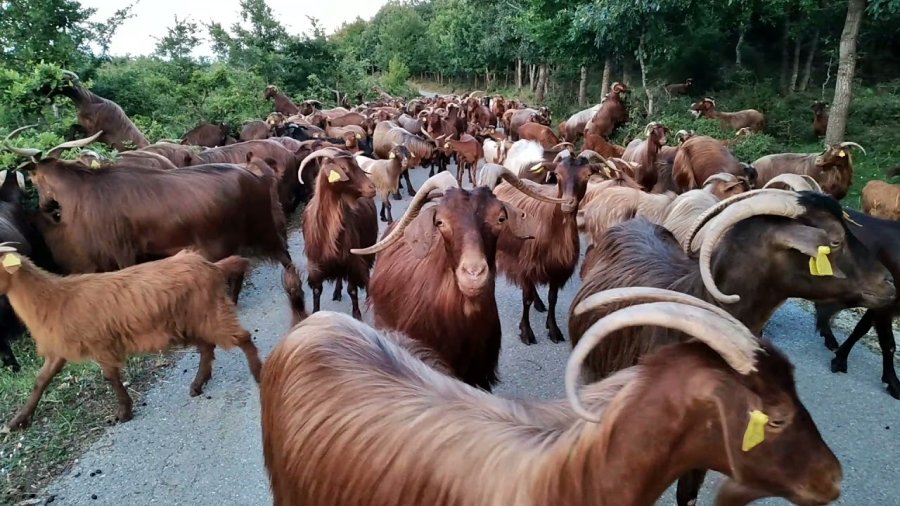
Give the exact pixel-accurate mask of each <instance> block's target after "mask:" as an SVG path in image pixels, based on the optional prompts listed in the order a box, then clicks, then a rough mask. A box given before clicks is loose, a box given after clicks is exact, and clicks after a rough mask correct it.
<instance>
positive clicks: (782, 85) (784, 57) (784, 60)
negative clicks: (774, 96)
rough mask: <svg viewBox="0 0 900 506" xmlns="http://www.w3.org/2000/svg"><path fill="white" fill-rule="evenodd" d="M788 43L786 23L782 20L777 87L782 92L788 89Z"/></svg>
mask: <svg viewBox="0 0 900 506" xmlns="http://www.w3.org/2000/svg"><path fill="white" fill-rule="evenodd" d="M789 43H790V38H789V32H788V23H787V21H785V22H784V31H783V32H781V75H780V77H779V79H778V88H779V89H780V90H781V92H782V93H784V92H786V91H787V90H788V82H787V80H788V61H789V59H790V57H789V56H788V55H789V54H790V51H789V50H788V44H789Z"/></svg>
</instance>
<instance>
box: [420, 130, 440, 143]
mask: <svg viewBox="0 0 900 506" xmlns="http://www.w3.org/2000/svg"><path fill="white" fill-rule="evenodd" d="M419 130H421V132H422V133H423V134H425V137H428V138H429V139H431V140H433V141H434V142H437V141H435V140H434V137H432V136H431V134H429V133H428V132H426V131H425V127H421V128H419Z"/></svg>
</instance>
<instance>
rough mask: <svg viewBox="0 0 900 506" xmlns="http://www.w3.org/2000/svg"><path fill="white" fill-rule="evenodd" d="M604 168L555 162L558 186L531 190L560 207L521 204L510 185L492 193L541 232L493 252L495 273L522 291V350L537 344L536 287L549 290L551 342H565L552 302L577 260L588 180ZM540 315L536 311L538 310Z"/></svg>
mask: <svg viewBox="0 0 900 506" xmlns="http://www.w3.org/2000/svg"><path fill="white" fill-rule="evenodd" d="M602 167H603V166H602V165H597V164H593V163H591V161H590V160H589V159H588V158H587V157H584V156H570V157H566V158H563V159H562V160H561V161H559V162H558V163H557V164H556V165H555V167H554V169H553V172H554V173H555V174H556V186H555V187H554V186H549V185H534V186H532V188H533V189H534V190H535V191H536V192H540V193H541V194H543V195H545V196H548V197H557V198H561V199H563V200H564V201H565V203H564V204H562V205H561V206H560V205H557V204H550V203H547V202H540V201H537V200H535V199H532V198H525V196H523V195H522V194H521V192H517V191H514V188H513V187H512V186H511V185H509V184H501V185H499V186H497V187H496V188H495V189H494V194H495V195H497V198H499V199H500V200H502V201H504V202H508V203H509V204H511V205H513V206H515V207H517V208H519V209H522V210H523V211H525V212H526V213H527V214H528V215H530V216H536V217H537V219H538V222H539V228H538V230H537V233H536V234H535V239H534V240H532V241H525V242H523V241H522V240H520V239H517V238H516V237H512V236H501V238H500V243H499V245H498V248H497V267H498V268H499V269H500V271H501V272H502V273H503V274H504V276H506V277H507V278H508V279H509V280H510V281H511V282H512V283H513V284H515V285H516V286H518V287H519V288H520V289H521V290H522V319H521V321H520V322H519V338H520V339H521V340H522V342H523V343H525V344H534V343H537V340H536V339H535V337H534V331H533V330H532V329H531V322H530V320H529V310H530V308H531V304H532V303H533V302H534V299H535V294H536V293H537V291H536V287H537V285H547V284H549V285H550V289H549V298H548V302H549V306H548V308H547V329H548V332H549V336H550V340H551V341H553V342H555V343H558V342H561V341H563V340H565V338H564V337H563V334H562V331H561V330H560V329H559V326H558V325H557V323H556V300H557V295H558V293H559V289H560V288H561V287H562V286H563V285H565V284H566V282H567V281H568V280H569V278H571V277H572V273H573V272H575V265H576V264H577V263H578V258H579V255H580V250H579V248H580V243H579V239H578V226H577V223H576V220H575V215H576V213H577V212H578V206H579V204H580V203H581V199H582V198H584V194H585V191H586V189H587V183H588V179H589V178H590V177H591V175H592V174H596V173H599V172H600V171H601V170H602ZM538 309H540V308H538Z"/></svg>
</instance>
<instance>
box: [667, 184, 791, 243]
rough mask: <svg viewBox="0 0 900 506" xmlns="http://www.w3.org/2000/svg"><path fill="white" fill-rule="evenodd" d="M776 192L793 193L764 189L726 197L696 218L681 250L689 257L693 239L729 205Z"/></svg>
mask: <svg viewBox="0 0 900 506" xmlns="http://www.w3.org/2000/svg"><path fill="white" fill-rule="evenodd" d="M778 192H781V193H784V192H788V193H793V192H789V191H788V190H779V189H776V188H765V189H758V190H750V191H747V192H744V193H739V194H737V195H732V196H731V197H728V198H727V199H725V200H722V201H719V203H718V204H716V205H714V206H713V207H710V208H709V209H707V210H706V211H703V213H702V214H700V216H698V217H697V219H696V220H694V224H693V225H692V226H691V231H690V233H689V234H688V235H687V237H686V238H685V241H684V242H683V243H682V244H681V248H682V250H684V252H685V253H687V254H688V255H690V254H691V253H692V252H693V251H694V249H693V243H694V239H695V238H696V237H697V234H699V233H700V230H701V229H702V228H703V227H705V226H706V224H707V223H709V222H710V220H712V219H713V218H715V217H716V216H718V215H719V213H721V212H722V211H724V210H725V209H726V208H727V207H728V206H730V205H731V204H734V203H736V202H740V201H742V200H744V199H748V198H751V197H755V196H757V195H759V194H762V193H778Z"/></svg>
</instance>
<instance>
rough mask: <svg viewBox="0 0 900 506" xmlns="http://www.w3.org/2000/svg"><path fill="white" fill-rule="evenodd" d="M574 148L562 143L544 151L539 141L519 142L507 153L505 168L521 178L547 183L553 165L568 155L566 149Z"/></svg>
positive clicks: (569, 144)
mask: <svg viewBox="0 0 900 506" xmlns="http://www.w3.org/2000/svg"><path fill="white" fill-rule="evenodd" d="M567 147H572V144H571V143H568V142H561V143H559V144H557V145H556V146H553V147H552V148H551V149H544V147H543V146H541V144H540V143H539V142H537V141H528V140H524V139H522V140H518V141H516V142H514V143H513V144H512V146H510V147H509V149H508V150H506V151H505V153H506V157H505V158H504V160H503V166H504V167H506V168H508V169H509V170H511V171H513V173H515V174H516V175H518V176H519V177H525V178H527V179H529V180H531V181H534V182H538V183H546V182H547V181H548V178H549V176H550V174H551V173H552V168H553V165H554V164H555V163H556V162H557V161H558V160H559V158H562V157H563V156H566V155H567V154H568V151H567V150H565V149H564V148H567Z"/></svg>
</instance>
